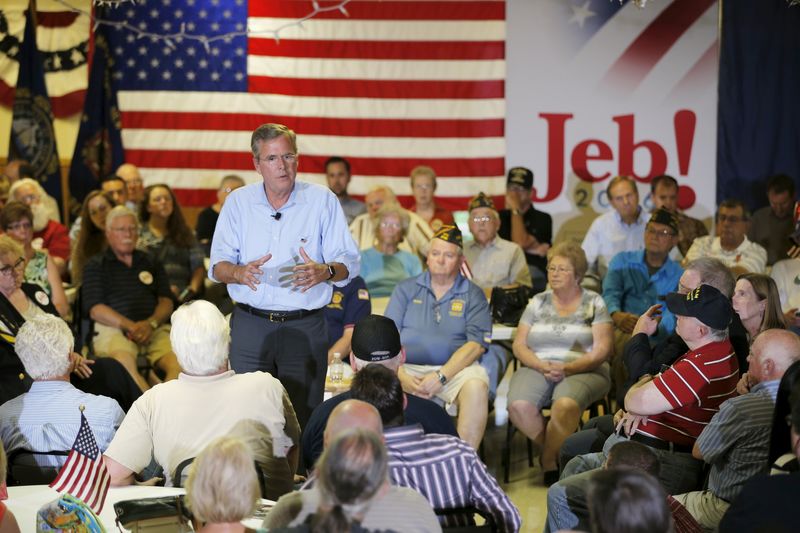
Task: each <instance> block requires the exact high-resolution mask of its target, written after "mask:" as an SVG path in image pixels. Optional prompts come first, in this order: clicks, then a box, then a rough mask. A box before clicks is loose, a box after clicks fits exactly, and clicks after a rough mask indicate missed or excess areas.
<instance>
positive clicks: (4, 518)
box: [0, 441, 20, 533]
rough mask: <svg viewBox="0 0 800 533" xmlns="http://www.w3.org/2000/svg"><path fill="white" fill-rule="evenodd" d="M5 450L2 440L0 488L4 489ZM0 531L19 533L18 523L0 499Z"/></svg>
mask: <svg viewBox="0 0 800 533" xmlns="http://www.w3.org/2000/svg"><path fill="white" fill-rule="evenodd" d="M7 466H8V465H7V463H6V452H5V450H4V449H3V441H0V489H1V490H2V491H5V483H6V467H7ZM0 533H20V532H19V524H17V519H16V517H15V516H14V513H12V512H11V511H10V510H9V509H8V507H6V504H5V503H3V502H2V500H0Z"/></svg>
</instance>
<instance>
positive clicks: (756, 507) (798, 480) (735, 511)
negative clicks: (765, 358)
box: [719, 386, 800, 533]
mask: <svg viewBox="0 0 800 533" xmlns="http://www.w3.org/2000/svg"><path fill="white" fill-rule="evenodd" d="M790 403H791V412H792V414H791V416H790V418H789V419H788V422H789V423H790V425H791V437H790V439H791V442H790V445H791V449H792V452H793V453H794V454H795V455H796V456H797V457H798V458H800V387H798V386H795V387H794V390H792V394H791V397H790ZM784 423H786V421H785V422H784ZM799 493H800V472H793V473H791V474H787V475H778V476H758V477H755V478H753V479H751V480H750V481H748V482H747V483H746V484H745V486H744V487H743V488H742V490H741V492H740V493H739V496H738V497H737V498H736V499H735V500H733V501H732V502H731V505H730V507H729V508H728V512H727V513H725V516H724V517H723V518H722V522H720V524H719V531H720V532H721V533H740V532H742V531H769V532H770V533H791V532H793V531H797V524H798V523H800V507H799V506H798V505H797V495H798V494H799Z"/></svg>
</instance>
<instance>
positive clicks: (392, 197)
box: [364, 185, 398, 204]
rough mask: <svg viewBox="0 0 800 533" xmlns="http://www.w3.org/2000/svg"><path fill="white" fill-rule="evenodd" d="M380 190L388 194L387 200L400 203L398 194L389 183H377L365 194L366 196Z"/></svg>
mask: <svg viewBox="0 0 800 533" xmlns="http://www.w3.org/2000/svg"><path fill="white" fill-rule="evenodd" d="M380 191H383V193H384V194H385V195H386V199H385V202H387V203H395V204H396V203H398V202H397V195H395V193H394V191H393V190H392V189H391V187H389V186H388V185H376V186H374V187H372V188H371V189H370V190H369V191H367V194H365V195H364V196H365V197H366V196H367V195H370V194H372V193H374V192H380Z"/></svg>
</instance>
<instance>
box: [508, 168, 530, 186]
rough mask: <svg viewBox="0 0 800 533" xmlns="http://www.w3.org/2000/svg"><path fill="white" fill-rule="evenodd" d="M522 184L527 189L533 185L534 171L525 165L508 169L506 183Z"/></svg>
mask: <svg viewBox="0 0 800 533" xmlns="http://www.w3.org/2000/svg"><path fill="white" fill-rule="evenodd" d="M511 184H514V185H520V186H522V187H524V188H526V189H531V188H532V187H533V172H531V169H529V168H525V167H514V168H512V169H511V170H509V171H508V179H507V180H506V185H511Z"/></svg>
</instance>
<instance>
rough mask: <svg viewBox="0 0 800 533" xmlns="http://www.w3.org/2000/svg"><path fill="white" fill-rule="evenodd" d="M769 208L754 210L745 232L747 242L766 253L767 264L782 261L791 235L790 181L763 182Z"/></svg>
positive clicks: (783, 176)
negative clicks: (756, 245)
mask: <svg viewBox="0 0 800 533" xmlns="http://www.w3.org/2000/svg"><path fill="white" fill-rule="evenodd" d="M767 199H768V200H769V205H768V206H765V207H762V208H761V209H758V210H756V212H755V213H753V220H752V222H751V224H750V227H749V228H748V230H747V238H748V239H750V241H752V242H754V243H756V244H759V245H761V246H762V247H763V248H764V249H765V250H766V251H767V264H768V265H774V264H775V263H777V262H778V261H780V260H781V259H786V254H787V253H788V252H789V247H790V246H791V244H792V243H791V241H790V240H789V236H790V235H791V234H792V233H793V232H794V201H795V190H794V180H793V179H792V178H790V177H789V176H787V175H786V174H777V175H775V176H772V177H770V178H769V180H767Z"/></svg>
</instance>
